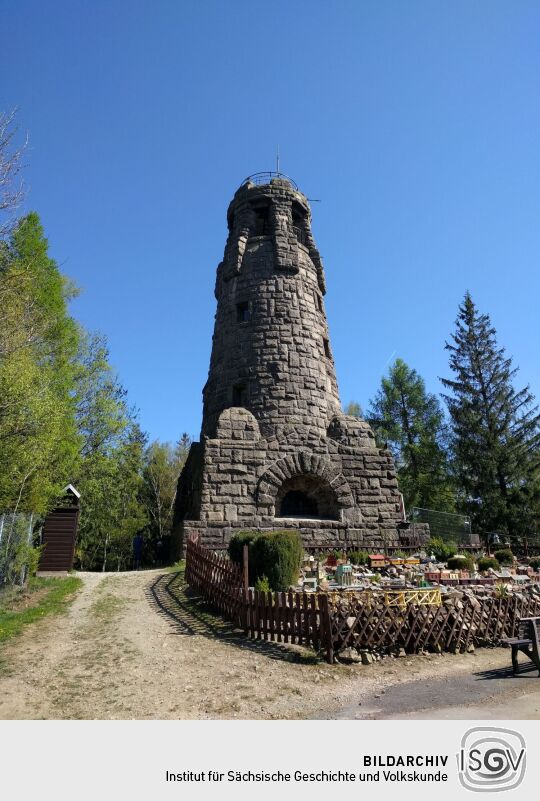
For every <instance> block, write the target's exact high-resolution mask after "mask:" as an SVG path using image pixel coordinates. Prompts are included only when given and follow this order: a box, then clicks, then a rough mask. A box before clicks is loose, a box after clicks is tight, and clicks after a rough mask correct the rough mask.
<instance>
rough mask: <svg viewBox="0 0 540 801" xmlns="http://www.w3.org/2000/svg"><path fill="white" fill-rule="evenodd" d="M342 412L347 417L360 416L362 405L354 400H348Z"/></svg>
mask: <svg viewBox="0 0 540 801" xmlns="http://www.w3.org/2000/svg"><path fill="white" fill-rule="evenodd" d="M344 412H345V414H347V415H349V417H362V407H361V406H360V404H359V403H357V402H356V401H350V402H349V403H348V404H347V405H346V406H345V409H344Z"/></svg>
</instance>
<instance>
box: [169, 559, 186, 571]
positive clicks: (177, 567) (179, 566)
mask: <svg viewBox="0 0 540 801" xmlns="http://www.w3.org/2000/svg"><path fill="white" fill-rule="evenodd" d="M185 570H186V560H185V559H179V560H178V562H175V563H174V565H169V567H166V568H164V572H165V573H182V575H183V574H184V573H185Z"/></svg>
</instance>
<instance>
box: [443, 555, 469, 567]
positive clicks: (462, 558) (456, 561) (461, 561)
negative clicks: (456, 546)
mask: <svg viewBox="0 0 540 801" xmlns="http://www.w3.org/2000/svg"><path fill="white" fill-rule="evenodd" d="M446 564H447V565H448V569H449V570H469V571H472V570H474V561H473V559H472V558H471V557H470V556H467V554H463V553H458V554H456V555H455V556H451V557H450V559H448V560H447V562H446Z"/></svg>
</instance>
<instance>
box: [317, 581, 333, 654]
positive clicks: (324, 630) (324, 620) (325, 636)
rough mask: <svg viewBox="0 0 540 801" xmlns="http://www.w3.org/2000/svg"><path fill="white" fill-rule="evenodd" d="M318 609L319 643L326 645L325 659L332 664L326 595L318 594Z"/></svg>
mask: <svg viewBox="0 0 540 801" xmlns="http://www.w3.org/2000/svg"><path fill="white" fill-rule="evenodd" d="M319 611H320V615H321V634H322V637H321V640H322V643H321V645H322V646H323V647H326V659H327V661H328V662H329V663H330V664H331V665H333V664H334V643H333V641H332V621H331V620H330V609H329V608H328V595H326V593H322V594H321V595H319Z"/></svg>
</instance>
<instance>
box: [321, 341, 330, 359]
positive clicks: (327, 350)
mask: <svg viewBox="0 0 540 801" xmlns="http://www.w3.org/2000/svg"><path fill="white" fill-rule="evenodd" d="M323 348H324V355H325V356H326V358H327V359H331V358H332V354H331V352H330V342H329V341H328V340H327V339H326V337H323Z"/></svg>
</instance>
